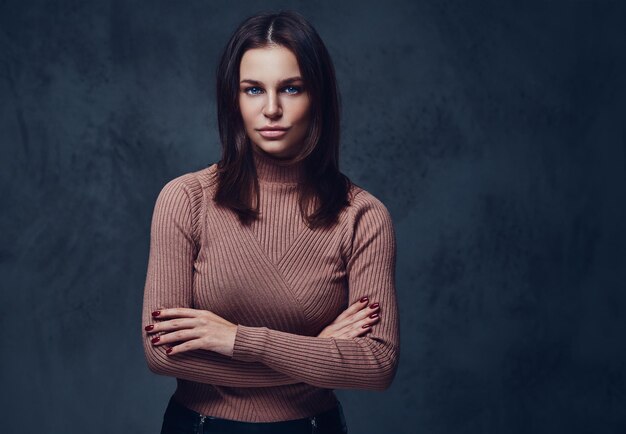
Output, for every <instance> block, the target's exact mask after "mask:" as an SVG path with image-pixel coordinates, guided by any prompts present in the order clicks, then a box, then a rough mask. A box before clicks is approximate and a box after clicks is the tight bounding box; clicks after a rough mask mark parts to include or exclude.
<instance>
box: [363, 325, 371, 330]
mask: <svg viewBox="0 0 626 434" xmlns="http://www.w3.org/2000/svg"><path fill="white" fill-rule="evenodd" d="M369 326H370V325H369V324H363V326H362V327H363V328H364V329H366V328H368V327H369Z"/></svg>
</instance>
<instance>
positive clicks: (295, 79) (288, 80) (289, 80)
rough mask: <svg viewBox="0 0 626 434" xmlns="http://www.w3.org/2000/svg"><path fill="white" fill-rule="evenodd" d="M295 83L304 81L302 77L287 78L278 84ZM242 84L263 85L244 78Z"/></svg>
mask: <svg viewBox="0 0 626 434" xmlns="http://www.w3.org/2000/svg"><path fill="white" fill-rule="evenodd" d="M294 81H303V80H302V77H289V78H285V79H283V80H280V81H279V82H278V83H279V84H287V83H293V82H294ZM241 83H250V84H255V85H260V84H263V83H262V82H260V81H257V80H252V79H249V78H244V79H243V80H241V81H240V84H241Z"/></svg>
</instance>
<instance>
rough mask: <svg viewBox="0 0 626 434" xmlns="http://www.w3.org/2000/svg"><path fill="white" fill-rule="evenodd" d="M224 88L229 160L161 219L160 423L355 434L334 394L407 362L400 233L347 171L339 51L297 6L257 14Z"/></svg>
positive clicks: (168, 188)
mask: <svg viewBox="0 0 626 434" xmlns="http://www.w3.org/2000/svg"><path fill="white" fill-rule="evenodd" d="M217 98H218V123H219V132H220V139H221V142H222V147H223V152H222V159H221V160H220V162H219V163H216V164H212V165H210V166H209V167H207V168H204V169H202V170H199V171H196V172H191V173H186V174H184V175H182V176H179V177H177V178H175V179H173V180H171V181H170V182H168V183H167V184H166V185H165V186H164V187H163V189H162V191H161V192H160V194H159V197H158V198H157V201H156V204H155V209H154V214H153V219H152V227H151V241H150V258H149V263H148V272H147V278H146V285H145V290H144V305H143V326H144V328H145V339H144V350H145V355H146V360H147V363H148V366H149V368H150V370H152V371H153V372H155V373H157V374H161V375H168V376H172V377H176V379H177V389H176V391H175V392H174V394H173V395H172V397H171V399H170V402H169V404H168V407H167V409H166V411H165V415H164V419H163V426H162V431H161V432H162V433H172V432H181V433H183V432H185V433H192V432H229V433H247V432H255V433H261V432H263V433H283V432H284V433H290V434H297V433H310V432H316V433H342V432H343V433H345V432H347V428H346V424H345V418H344V415H343V412H342V408H341V404H340V402H339V401H338V400H337V397H336V396H335V394H334V393H333V389H336V388H342V389H373V390H384V389H386V388H387V387H388V386H389V385H390V384H391V382H392V380H393V378H394V376H395V372H396V369H397V364H398V356H399V325H398V313H397V304H396V294H395V260H396V256H395V255H396V241H395V234H394V228H393V225H392V220H391V217H390V214H389V212H388V211H387V209H386V207H385V206H384V205H383V203H382V202H380V201H379V200H378V199H377V198H375V197H374V196H373V195H371V194H370V193H368V192H367V191H366V190H364V189H362V188H360V187H358V186H357V185H355V184H353V183H351V182H350V181H349V179H348V178H347V177H345V176H344V175H343V174H341V173H340V172H339V170H338V149H339V100H338V94H337V89H336V81H335V75H334V69H333V66H332V62H331V60H330V56H329V55H328V52H327V50H326V48H325V46H324V44H323V42H322V41H321V39H320V37H319V35H318V34H317V32H316V31H315V29H314V28H313V27H312V26H311V25H310V24H309V23H308V22H307V21H306V20H305V19H304V18H303V17H302V16H301V15H299V14H297V13H295V12H290V11H282V12H280V13H275V14H274V13H262V14H258V15H256V16H253V17H250V18H248V19H247V20H245V21H244V22H243V23H242V24H241V25H240V26H239V28H238V29H237V30H236V31H235V33H234V34H233V36H232V37H231V39H230V41H229V42H228V44H227V46H226V48H225V49H224V52H223V54H222V58H221V62H220V64H219V67H218V70H217ZM344 309H345V310H344Z"/></svg>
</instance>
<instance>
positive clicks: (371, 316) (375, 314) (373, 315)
mask: <svg viewBox="0 0 626 434" xmlns="http://www.w3.org/2000/svg"><path fill="white" fill-rule="evenodd" d="M376 317H378V313H377V312H375V313H373V314H371V315H370V318H376Z"/></svg>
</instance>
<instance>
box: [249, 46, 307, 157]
mask: <svg viewBox="0 0 626 434" xmlns="http://www.w3.org/2000/svg"><path fill="white" fill-rule="evenodd" d="M239 74H240V76H239V80H240V82H239V107H240V110H241V117H242V118H243V123H244V127H245V129H246V133H247V134H248V137H250V141H251V142H252V144H253V146H254V147H255V148H258V149H255V150H259V149H260V150H262V151H265V152H266V153H268V154H270V155H271V156H273V157H276V158H281V159H285V158H287V159H288V158H291V157H293V156H294V155H295V154H296V153H297V152H298V150H299V149H300V147H301V146H302V144H303V142H304V138H305V136H306V133H307V128H308V126H309V120H310V113H309V112H310V110H309V108H310V100H309V95H308V93H307V91H306V90H305V88H304V81H303V80H302V78H301V77H302V76H301V75H300V67H299V66H298V60H297V59H296V56H295V55H294V54H293V53H292V52H291V51H290V50H289V49H287V48H285V47H282V46H271V47H266V48H253V49H250V50H248V51H246V52H245V53H244V55H243V57H242V58H241V65H240V72H239ZM268 127H269V128H281V129H282V130H269V131H263V130H261V129H262V128H268Z"/></svg>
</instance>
